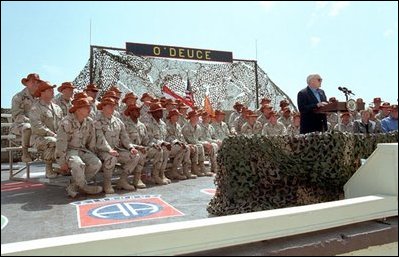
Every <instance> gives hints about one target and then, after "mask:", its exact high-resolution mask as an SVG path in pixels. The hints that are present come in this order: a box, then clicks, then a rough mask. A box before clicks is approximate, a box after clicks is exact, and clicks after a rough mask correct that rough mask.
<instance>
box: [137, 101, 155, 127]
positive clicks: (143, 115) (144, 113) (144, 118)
mask: <svg viewBox="0 0 399 257" xmlns="http://www.w3.org/2000/svg"><path fill="white" fill-rule="evenodd" d="M149 110H150V107H149V106H148V105H145V104H143V105H142V107H141V109H140V118H139V120H140V121H141V122H142V123H144V124H145V125H146V126H147V124H148V123H149V122H150V120H151V119H152V116H151V114H150V113H149V112H148V111H149Z"/></svg>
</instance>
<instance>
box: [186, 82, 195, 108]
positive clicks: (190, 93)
mask: <svg viewBox="0 0 399 257" xmlns="http://www.w3.org/2000/svg"><path fill="white" fill-rule="evenodd" d="M186 100H187V101H189V102H191V103H192V105H195V102H194V96H193V91H192V90H191V83H190V79H189V78H187V88H186Z"/></svg>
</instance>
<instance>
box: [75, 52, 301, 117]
mask: <svg viewBox="0 0 399 257" xmlns="http://www.w3.org/2000/svg"><path fill="white" fill-rule="evenodd" d="M93 60H94V61H93V64H94V65H93V71H94V72H93V78H94V83H96V84H97V85H98V86H99V87H100V88H101V92H100V96H101V95H102V94H103V92H104V91H105V90H106V89H108V88H109V87H110V86H112V85H116V86H118V87H119V88H120V89H121V91H123V92H128V91H133V92H135V94H137V95H139V96H140V95H142V94H143V93H144V92H151V93H153V94H154V95H155V96H157V97H161V96H162V92H161V88H162V86H163V85H166V86H168V87H169V88H170V89H172V90H173V91H175V92H176V93H178V94H179V95H181V96H185V90H186V85H187V77H188V78H189V80H190V83H191V87H192V90H193V94H194V100H195V102H196V104H197V105H199V106H203V104H204V97H205V94H206V92H207V91H209V96H210V100H211V103H212V105H213V108H217V109H222V110H232V107H233V105H234V103H235V102H236V101H241V102H243V103H245V104H246V105H248V106H249V107H250V108H252V109H254V108H255V107H256V83H255V72H254V70H255V67H254V66H255V65H254V63H253V62H250V61H248V62H245V61H239V62H234V63H208V62H206V63H205V62H192V61H181V60H179V61H176V60H171V59H163V58H150V57H140V56H135V55H131V54H126V53H125V52H124V51H116V50H104V49H100V48H94V51H93ZM89 68H90V63H89V62H88V63H87V64H86V66H85V68H84V69H83V70H82V71H81V73H80V74H79V76H78V77H77V78H76V79H75V80H74V81H73V83H74V84H75V85H76V86H77V87H78V89H83V88H85V87H86V86H87V85H88V84H89V82H90V77H89V74H90V72H89ZM258 85H259V91H258V94H259V101H260V99H261V98H262V97H264V96H267V97H269V98H270V99H272V103H271V104H272V105H273V106H274V108H275V109H279V103H280V100H282V99H287V100H288V101H289V102H290V105H291V106H290V107H291V108H292V109H293V110H297V109H296V107H295V105H294V104H293V103H292V101H291V99H290V98H289V97H288V96H287V95H286V94H285V93H284V92H283V91H282V90H281V89H280V88H278V87H277V86H276V85H275V84H274V83H273V82H272V81H271V80H270V79H269V77H268V76H267V75H266V73H265V72H264V71H263V70H262V69H261V68H260V67H259V66H258Z"/></svg>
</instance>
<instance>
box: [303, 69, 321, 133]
mask: <svg viewBox="0 0 399 257" xmlns="http://www.w3.org/2000/svg"><path fill="white" fill-rule="evenodd" d="M306 81H307V83H308V86H307V87H306V88H304V89H302V90H301V91H299V93H298V98H297V100H298V108H299V112H300V113H301V127H300V133H301V134H306V133H310V132H315V131H320V132H325V131H327V116H326V114H322V113H316V112H315V110H316V109H317V108H320V107H322V106H325V105H327V104H328V103H327V97H326V94H325V93H324V91H323V90H322V89H320V87H321V82H322V81H323V79H322V78H321V77H320V75H319V74H311V75H309V76H308V77H307V79H306Z"/></svg>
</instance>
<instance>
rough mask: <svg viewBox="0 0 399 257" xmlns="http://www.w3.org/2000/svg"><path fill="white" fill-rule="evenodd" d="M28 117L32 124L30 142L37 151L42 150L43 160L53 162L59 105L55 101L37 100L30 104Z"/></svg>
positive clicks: (60, 117) (59, 112) (59, 117)
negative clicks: (30, 108) (48, 102)
mask: <svg viewBox="0 0 399 257" xmlns="http://www.w3.org/2000/svg"><path fill="white" fill-rule="evenodd" d="M29 118H30V121H31V124H32V137H31V142H33V145H34V146H35V147H36V148H37V150H38V151H40V152H43V160H44V161H46V162H54V161H55V143H56V141H57V139H56V137H55V136H54V134H56V132H57V130H58V126H59V123H60V121H61V119H62V110H61V107H59V106H58V105H56V104H55V103H51V104H46V103H44V102H43V101H41V100H39V101H37V102H36V103H35V104H34V105H33V106H32V110H31V111H30V113H29Z"/></svg>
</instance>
